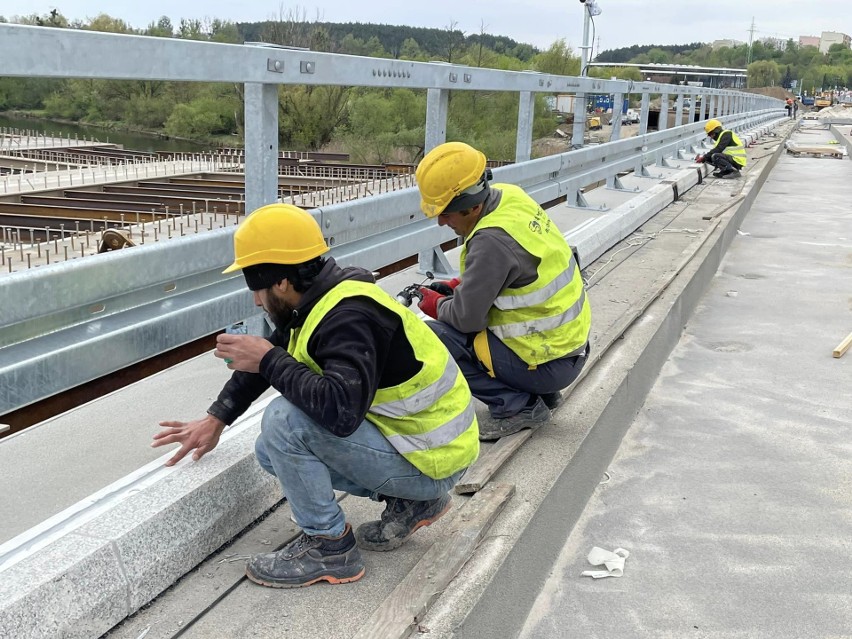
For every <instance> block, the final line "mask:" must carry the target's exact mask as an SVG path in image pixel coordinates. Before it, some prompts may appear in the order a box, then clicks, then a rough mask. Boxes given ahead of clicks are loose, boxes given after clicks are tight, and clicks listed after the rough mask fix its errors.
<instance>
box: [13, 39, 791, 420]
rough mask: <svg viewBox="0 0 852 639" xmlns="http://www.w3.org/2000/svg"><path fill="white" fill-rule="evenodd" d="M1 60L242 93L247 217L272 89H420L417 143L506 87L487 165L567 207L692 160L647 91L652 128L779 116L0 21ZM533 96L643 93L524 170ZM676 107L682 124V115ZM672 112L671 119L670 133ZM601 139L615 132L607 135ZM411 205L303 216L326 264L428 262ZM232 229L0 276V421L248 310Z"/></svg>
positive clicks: (270, 193) (777, 107)
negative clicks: (623, 120) (500, 126)
mask: <svg viewBox="0 0 852 639" xmlns="http://www.w3.org/2000/svg"><path fill="white" fill-rule="evenodd" d="M69 51H74V55H68V52H69ZM0 59H2V60H3V67H2V69H0V74H3V75H10V76H28V77H64V78H70V77H89V78H103V79H131V80H133V79H136V80H139V79H161V80H184V81H199V82H245V83H247V84H246V92H245V93H246V204H247V209H249V210H251V209H252V208H254V207H256V206H259V205H262V204H265V203H268V202H271V201H275V199H276V197H277V184H278V180H277V173H278V170H277V167H278V162H277V154H278V149H277V145H276V144H275V143H272V142H270V141H274V140H277V131H278V124H277V85H278V84H288V83H293V84H332V85H347V86H352V85H356V86H374V87H409V88H425V89H427V95H428V100H427V116H426V140H427V145H426V146H427V147H428V148H431V147H432V146H435V145H436V144H437V143H440V142H442V141H443V140H444V139H445V131H446V118H447V108H446V106H447V100H446V98H447V96H448V92H449V91H450V90H503V91H515V92H518V93H519V94H520V101H519V119H518V145H517V146H518V153H517V157H516V160H518V163H516V164H514V165H509V166H505V167H501V168H498V169H495V170H494V175H495V179H496V180H498V181H504V182H511V183H516V184H519V185H521V186H523V187H524V188H525V189H526V190H527V191H528V192H529V193H530V195H532V196H533V197H534V198H535V199H536V200H537V201H539V202H542V203H543V202H547V201H552V200H555V199H558V198H561V197H563V196H564V197H567V198H568V200H569V202H570V203H571V204H574V205H578V206H582V205H583V203H584V202H583V197H582V193H581V189H583V187H585V186H588V185H589V184H592V183H596V182H600V181H603V180H606V181H607V182H608V183H609V184H610V185H611V186H613V187H614V188H617V187H618V181H617V176H618V174H620V173H623V172H625V171H630V170H633V171H635V172H637V173H639V174H642V173H643V172H644V169H645V167H646V166H649V165H651V164H655V163H663V162H664V159H665V158H667V157H677V156H678V155H679V154H680V153H681V152H682V151H686V150H690V149H691V150H692V152H694V151H695V148H694V147H695V146H696V145H698V144H700V143H701V141H702V139H703V138H704V131H703V124H702V123H701V122H698V123H693V124H687V125H683V126H676V127H675V128H672V129H668V130H661V131H659V132H656V133H650V134H648V133H647V122H648V104H649V99H650V95H651V93H660V94H662V95H663V96H664V98H665V99H664V100H663V110H662V112H661V115H660V118H661V123H662V124H661V126H663V127H664V126H665V123H666V122H667V117H666V115H667V111H668V107H667V104H668V95H677V96H678V102H679V103H680V104H681V105H682V104H683V99H684V96H696V95H700V96H704V97H705V98H706V99H704V100H702V107H701V112H700V114H698V115H699V117H700V118H701V119H704V116H705V115H706V116H708V117H711V116H712V117H717V118H720V119H722V120H723V121H724V122H725V123H726V126H729V127H734V128H749V127H753V126H758V125H759V124H760V123H762V122H767V121H769V120H772V119H775V118H776V117H777V116H778V115H779V114H780V113H783V105H782V103H781V101H779V100H773V99H770V98H764V97H762V96H754V95H751V94H742V93H737V92H732V91H722V90H716V89H701V88H696V87H684V86H671V85H661V84H655V83H638V84H634V83H632V82H627V81H619V80H597V79H592V78H574V77H564V76H554V75H546V74H538V73H530V72H507V71H497V70H493V69H479V68H472V67H460V66H456V65H447V64H443V63H419V62H405V61H399V60H385V59H373V58H361V57H358V56H345V55H335V54H325V53H314V52H309V51H293V50H285V49H277V48H267V47H257V46H245V45H242V46H241V45H224V44H216V43H202V42H194V41H184V40H171V39H160V38H148V37H142V36H124V35H117V34H106V33H94V32H85V31H75V30H63V29H48V28H39V27H25V26H20V25H0ZM131 60H132V61H134V62H133V63H132V64H131V63H129V61H131ZM136 61H142V62H136ZM535 92H546V93H553V92H574V93H577V94H578V95H581V94H584V93H614V94H616V96H617V97H618V96H620V95H624V94H627V93H630V92H633V93H642V94H643V100H642V102H643V106H644V108H643V112H642V128H641V129H640V130H642V131H643V134H642V135H639V136H637V137H635V138H627V139H624V140H616V141H613V142H610V143H607V144H602V145H599V146H595V147H587V148H583V149H578V150H574V151H570V152H567V153H563V154H560V155H555V156H550V157H546V158H540V159H536V160H532V161H529V147H530V143H531V135H532V109H531V108H530V103H531V96H532V93H535ZM616 103H617V104H620V103H621V100H620V99H618V100H617V101H616ZM691 103H692V105H693V106H692V107H691V108H690V112H689V113H690V116H692V115H694V114H696V112H695V106H694V105H695V101H694V100H692V102H691ZM679 113H680V116H679V117H678V118H677V120H676V122H677V121H680V122H682V119H683V110H681V111H680V112H679ZM689 119H690V121H691V120H692V119H693V117H690V118H689ZM613 128H614V129H615V131H614V137H617V135H618V126H614V127H613ZM418 205H419V198H418V195H417V191H416V189H415V188H410V189H405V190H402V191H396V192H391V193H384V194H381V195H377V196H372V197H369V198H363V199H359V200H356V201H353V202H346V203H343V204H337V205H333V206H328V207H325V208H320V209H316V210H315V211H314V212H313V214H314V216H315V217H316V219H317V221H318V222H319V224H320V227H321V228H322V230H323V234H324V235H325V236H326V238H327V240H328V243H329V245H330V246H331V254H332V255H334V256H335V257H336V258H337V259H338V260H339V261H340V262H341V263H343V264H358V265H359V266H363V267H365V268H369V269H376V268H380V267H382V266H385V265H387V264H391V263H394V262H396V261H399V260H401V259H403V258H406V257H410V256H412V255H416V254H421V253H425V252H427V251H430V252H433V251H434V247H436V246H439V245H440V244H441V243H443V242H446V241H447V240H451V239H453V238H454V237H455V235H454V234H453V233H452V232H451V231H450V230H448V229H446V228H441V227H438V226H437V225H436V224H435V223H434V221H431V220H426V219H425V218H423V217H422V215H420V212H419V206H418ZM232 233H233V228H231V229H221V230H218V231H212V232H208V233H204V234H201V235H196V236H189V237H185V238H180V239H175V240H171V241H168V242H158V243H153V244H146V245H144V246H137V247H133V248H132V249H129V250H124V251H119V252H114V253H109V254H104V255H100V256H94V257H89V258H86V259H84V260H79V261H71V262H62V263H59V264H54V265H50V266H45V267H39V268H37V269H31V270H28V271H21V272H16V273H12V274H9V275H3V276H2V277H0V300H2V303H0V414H4V413H6V412H10V411H12V410H15V409H17V408H20V407H23V406H26V405H28V404H30V403H33V402H35V401H38V400H39V399H43V398H45V397H49V396H51V395H53V394H55V393H57V392H60V391H62V390H66V389H68V388H72V387H74V386H77V385H79V384H82V383H85V382H87V381H90V380H93V379H96V378H98V377H101V376H103V375H107V374H109V373H111V372H114V371H116V370H119V369H121V368H123V367H125V366H129V365H131V364H133V363H136V362H139V361H142V360H144V359H146V358H148V357H152V356H154V355H157V354H159V353H162V352H164V351H167V350H170V349H172V348H175V347H177V346H180V345H182V344H185V343H187V342H189V341H192V340H194V339H197V338H199V337H202V336H204V335H208V334H210V333H212V332H215V331H217V330H220V329H221V328H223V327H225V326H228V325H230V324H232V323H234V322H237V321H240V320H242V319H244V318H246V317H250V316H252V315H253V314H255V313H256V309H255V308H254V306H253V304H252V298H251V296H250V295H249V294H248V293H247V292H246V290H245V287H244V285H243V282H242V278H241V277H230V278H225V277H224V276H222V275H221V270H222V268H223V267H224V266H225V265H226V264H228V263H229V262H230V261H231V259H230V256H231V255H232V250H233V249H232V246H233V244H232Z"/></svg>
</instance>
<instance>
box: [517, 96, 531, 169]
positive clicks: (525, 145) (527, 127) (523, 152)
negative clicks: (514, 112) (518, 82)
mask: <svg viewBox="0 0 852 639" xmlns="http://www.w3.org/2000/svg"><path fill="white" fill-rule="evenodd" d="M534 116H535V94H534V93H533V92H532V91H521V95H520V101H519V103H518V137H517V142H516V143H515V162H526V161H527V160H529V159H530V158H531V157H532V129H533V117H534Z"/></svg>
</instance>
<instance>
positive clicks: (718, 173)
mask: <svg viewBox="0 0 852 639" xmlns="http://www.w3.org/2000/svg"><path fill="white" fill-rule="evenodd" d="M721 175H722V169H716V170H715V171H713V177H720V176H721Z"/></svg>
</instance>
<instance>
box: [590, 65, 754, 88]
mask: <svg viewBox="0 0 852 639" xmlns="http://www.w3.org/2000/svg"><path fill="white" fill-rule="evenodd" d="M589 66H591V67H603V68H611V67H631V68H636V69H639V73H641V74H642V77H643V78H645V80H647V81H650V82H659V83H662V84H687V85H690V86H704V87H711V88H721V89H728V88H734V89H738V88H741V87H744V86H746V82H747V80H748V70H747V69H731V68H727V67H699V66H695V65H692V64H654V63H648V64H630V63H624V62H590V63H589Z"/></svg>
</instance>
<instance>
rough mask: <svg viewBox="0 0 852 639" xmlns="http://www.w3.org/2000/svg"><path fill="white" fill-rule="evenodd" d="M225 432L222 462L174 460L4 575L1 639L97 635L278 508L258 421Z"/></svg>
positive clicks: (256, 416)
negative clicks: (262, 460)
mask: <svg viewBox="0 0 852 639" xmlns="http://www.w3.org/2000/svg"><path fill="white" fill-rule="evenodd" d="M232 428H233V429H235V432H234V435H233V436H232V437H230V438H229V440H228V445H226V446H221V447H220V448H219V449H218V450H219V451H220V452H219V454H217V455H212V456H209V457H205V458H204V459H203V460H201V461H200V462H196V463H184V462H181V464H179V465H178V466H176V467H175V468H174V469H173V470H174V472H169V473H167V474H166V476H165V477H164V478H162V479H160V480H159V481H156V482H155V483H153V485H151V486H149V487H146V488H145V489H143V490H139V491H138V492H136V493H135V494H133V495H131V496H129V497H128V498H126V499H124V500H122V501H121V502H120V503H118V504H117V505H115V506H114V507H111V508H108V509H106V510H105V511H104V512H102V513H100V514H98V515H96V516H95V517H93V518H92V519H90V520H89V521H85V522H83V523H82V524H81V525H80V526H78V527H76V528H74V529H73V530H71V531H67V532H65V533H64V534H62V535H61V536H60V537H58V539H55V540H53V541H51V542H50V543H48V544H47V545H46V546H45V547H43V548H40V549H37V550H36V551H35V552H33V553H32V554H29V555H28V556H25V557H24V558H22V559H20V560H18V561H17V562H15V563H13V564H12V565H10V566H9V567H7V568H5V569H3V570H2V572H0V602H2V603H0V637H15V638H16V639H25V638H30V637H32V638H35V637H63V638H71V637H93V636H99V635H101V634H103V633H104V632H106V631H108V630H109V629H110V628H112V627H113V626H114V625H115V624H117V623H119V622H120V621H121V620H122V619H124V618H125V617H127V616H128V615H130V614H132V613H133V612H135V611H136V610H138V609H139V608H140V607H142V606H143V605H145V604H146V603H148V602H149V601H150V600H151V599H153V598H154V597H156V596H157V595H158V594H160V593H161V592H162V591H163V590H165V589H166V588H168V587H169V586H171V585H172V584H173V583H174V582H175V581H176V580H177V579H179V578H180V577H181V576H182V575H184V574H186V573H187V572H188V571H190V570H192V569H193V568H194V567H195V566H196V565H198V564H199V563H200V562H201V561H203V560H204V559H205V558H206V557H207V556H208V555H210V553H212V552H213V551H214V550H216V549H217V548H218V547H220V546H221V545H223V544H225V543H226V542H228V541H229V540H231V539H232V538H233V537H234V536H235V535H237V534H239V533H240V532H241V531H242V530H243V529H245V527H246V526H248V525H249V524H251V523H252V522H253V521H254V520H255V519H257V517H258V516H259V515H261V514H263V513H264V512H266V511H267V510H268V509H269V508H271V507H272V506H273V505H274V504H275V503H277V502H278V501H279V500H280V499H281V489H280V487H279V485H278V482H277V481H276V480H275V479H274V478H273V477H271V476H270V475H267V474H266V473H265V472H264V471H263V470H261V469H260V467H259V466H258V465H257V463H256V462H255V459H254V441H255V439H256V437H257V434H258V433H259V431H260V413H257V412H255V413H253V414H252V415H251V416H250V417H249V418H248V419H245V420H243V421H242V422H240V423H239V424H237V425H235V426H233V427H232ZM167 458H168V456H164V457H163V458H162V459H161V460H158V461H156V462H154V464H150V465H149V466H154V465H156V466H158V467H161V466H162V464H163V462H164V461H165V459H167ZM187 461H188V460H187ZM107 490H108V489H107ZM13 541H14V540H13ZM9 563H11V562H9Z"/></svg>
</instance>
